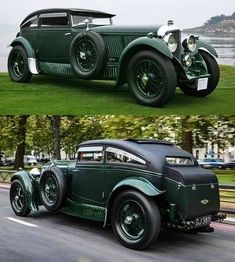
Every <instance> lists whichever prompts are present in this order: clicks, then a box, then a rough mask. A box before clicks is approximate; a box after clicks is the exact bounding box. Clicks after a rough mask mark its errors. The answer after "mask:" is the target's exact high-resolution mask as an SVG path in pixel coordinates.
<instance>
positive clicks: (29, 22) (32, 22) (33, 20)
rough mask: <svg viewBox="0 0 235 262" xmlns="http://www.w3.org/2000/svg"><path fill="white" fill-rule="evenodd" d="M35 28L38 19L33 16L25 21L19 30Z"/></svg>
mask: <svg viewBox="0 0 235 262" xmlns="http://www.w3.org/2000/svg"><path fill="white" fill-rule="evenodd" d="M37 26H38V17H37V16H33V17H31V18H30V19H28V20H27V21H25V23H24V24H23V25H22V26H21V29H23V28H27V27H37Z"/></svg>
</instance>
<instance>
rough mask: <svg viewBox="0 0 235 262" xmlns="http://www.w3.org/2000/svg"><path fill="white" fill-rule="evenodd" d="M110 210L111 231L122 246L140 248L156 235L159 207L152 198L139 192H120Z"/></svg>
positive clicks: (147, 244)
mask: <svg viewBox="0 0 235 262" xmlns="http://www.w3.org/2000/svg"><path fill="white" fill-rule="evenodd" d="M111 212H112V214H111V221H112V228H113V231H114V233H115V234H116V235H117V237H118V239H119V241H120V242H121V243H122V244H123V245H124V246H126V247H128V248H131V249H136V250H141V249H144V248H146V247H147V246H149V245H150V244H151V242H153V241H154V240H155V239H156V238H157V237H158V235H159V232H160V227H161V219H160V213H159V209H158V207H157V205H156V203H155V202H154V201H153V199H151V198H149V197H147V196H145V195H143V194H141V193H140V192H137V191H134V190H129V191H125V192H122V193H121V194H120V195H119V196H118V197H117V198H116V199H115V201H114V203H113V207H112V211H111Z"/></svg>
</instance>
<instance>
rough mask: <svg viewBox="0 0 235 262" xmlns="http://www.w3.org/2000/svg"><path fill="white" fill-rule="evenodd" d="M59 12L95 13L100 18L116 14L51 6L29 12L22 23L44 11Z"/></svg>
mask: <svg viewBox="0 0 235 262" xmlns="http://www.w3.org/2000/svg"><path fill="white" fill-rule="evenodd" d="M58 12H70V13H84V14H91V15H94V16H96V17H100V18H105V17H108V18H111V17H113V16H115V15H114V14H110V13H105V12H101V11H96V10H89V9H79V8H50V9H41V10H37V11H35V12H33V13H31V14H29V15H28V16H27V17H25V19H24V20H23V21H22V23H21V24H20V25H22V24H24V23H25V22H26V21H27V20H28V19H29V18H31V17H33V16H36V15H39V14H44V13H58Z"/></svg>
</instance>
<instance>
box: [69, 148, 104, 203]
mask: <svg viewBox="0 0 235 262" xmlns="http://www.w3.org/2000/svg"><path fill="white" fill-rule="evenodd" d="M103 155H104V153H103V147H102V146H84V147H80V148H79V150H78V160H77V165H76V168H75V169H74V172H73V176H72V197H73V199H74V200H76V201H79V202H83V203H86V204H91V205H92V204H93V205H96V204H102V203H104V195H103V192H104V157H103Z"/></svg>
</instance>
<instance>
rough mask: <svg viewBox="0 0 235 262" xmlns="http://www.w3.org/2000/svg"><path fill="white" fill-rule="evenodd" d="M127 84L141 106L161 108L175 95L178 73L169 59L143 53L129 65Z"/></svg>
mask: <svg viewBox="0 0 235 262" xmlns="http://www.w3.org/2000/svg"><path fill="white" fill-rule="evenodd" d="M127 82H128V86H129V88H130V90H131V92H132V93H133V95H134V97H135V99H136V101H137V102H138V103H139V104H142V105H146V106H152V107H161V106H163V105H165V104H166V103H167V102H169V101H170V99H171V98H172V97H173V96H174V94H175V89H176V73H175V69H174V66H173V64H172V62H171V61H170V59H169V58H167V57H164V56H163V55H160V54H158V53H156V52H154V51H149V50H147V51H141V52H139V53H137V54H136V55H135V56H134V57H133V58H132V59H131V61H130V63H129V64H128V67H127Z"/></svg>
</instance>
